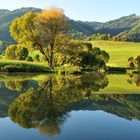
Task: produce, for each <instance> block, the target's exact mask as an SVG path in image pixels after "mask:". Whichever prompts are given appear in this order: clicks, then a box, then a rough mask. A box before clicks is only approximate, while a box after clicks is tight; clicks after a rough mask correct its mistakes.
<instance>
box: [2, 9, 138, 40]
mask: <svg viewBox="0 0 140 140" xmlns="http://www.w3.org/2000/svg"><path fill="white" fill-rule="evenodd" d="M40 10H41V9H38V8H32V7H29V8H21V9H17V10H14V11H9V10H6V9H0V40H4V41H12V38H11V37H10V33H9V26H10V24H11V22H12V21H13V19H15V18H16V17H20V16H22V15H24V14H25V13H28V12H38V11H40ZM70 25H71V27H72V28H73V29H74V30H75V31H77V32H82V33H84V34H86V35H91V34H94V33H102V34H112V35H119V34H121V35H123V34H129V35H135V36H136V37H137V38H138V41H140V16H137V15H135V14H132V15H129V16H125V17H121V18H119V19H116V20H112V21H109V22H106V23H100V22H83V21H74V20H70ZM132 37H133V36H132Z"/></svg>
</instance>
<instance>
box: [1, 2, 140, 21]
mask: <svg viewBox="0 0 140 140" xmlns="http://www.w3.org/2000/svg"><path fill="white" fill-rule="evenodd" d="M52 6H56V7H60V8H62V9H64V11H65V14H66V15H67V16H68V17H69V18H71V19H75V20H82V21H99V22H105V21H109V20H113V19H117V18H119V17H122V16H127V15H130V14H133V13H135V14H137V15H140V0H0V9H9V10H14V9H18V8H21V7H37V8H43V9H44V8H48V7H52Z"/></svg>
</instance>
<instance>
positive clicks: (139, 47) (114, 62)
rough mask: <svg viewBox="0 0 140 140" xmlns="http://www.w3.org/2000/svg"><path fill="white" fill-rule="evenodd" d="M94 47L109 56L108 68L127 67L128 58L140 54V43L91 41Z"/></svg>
mask: <svg viewBox="0 0 140 140" xmlns="http://www.w3.org/2000/svg"><path fill="white" fill-rule="evenodd" d="M92 44H93V46H94V47H99V48H101V49H103V50H105V51H107V52H108V53H109V54H110V61H109V63H108V65H109V66H113V67H127V66H128V58H130V57H132V56H133V57H135V56H137V55H139V54H140V43H133V42H115V41H93V42H92Z"/></svg>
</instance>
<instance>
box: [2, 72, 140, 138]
mask: <svg viewBox="0 0 140 140" xmlns="http://www.w3.org/2000/svg"><path fill="white" fill-rule="evenodd" d="M139 130H140V75H115V74H114V75H104V74H99V73H88V74H83V75H66V76H62V75H61V76H60V75H45V74H30V75H29V74H0V132H1V133H0V139H1V140H46V139H49V140H93V139H94V140H125V139H126V140H132V139H133V140H140V133H139Z"/></svg>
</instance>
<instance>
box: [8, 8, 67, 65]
mask: <svg viewBox="0 0 140 140" xmlns="http://www.w3.org/2000/svg"><path fill="white" fill-rule="evenodd" d="M67 20H68V19H67V17H66V16H65V15H64V11H63V10H62V9H59V8H50V9H46V10H43V11H42V12H40V13H27V14H25V15H24V16H22V17H21V18H17V19H15V20H14V21H13V23H12V25H11V27H10V31H11V36H12V37H13V38H14V39H15V40H16V41H17V42H18V43H20V44H25V45H27V46H28V47H30V48H34V49H38V50H39V51H40V52H41V53H42V54H43V55H44V56H45V59H46V60H47V62H48V64H49V66H50V67H52V66H53V59H54V49H55V48H56V46H57V44H56V40H57V37H58V36H60V35H61V34H63V33H65V32H66V31H67V27H68V26H67V25H68V22H67ZM55 51H56V49H55Z"/></svg>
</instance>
